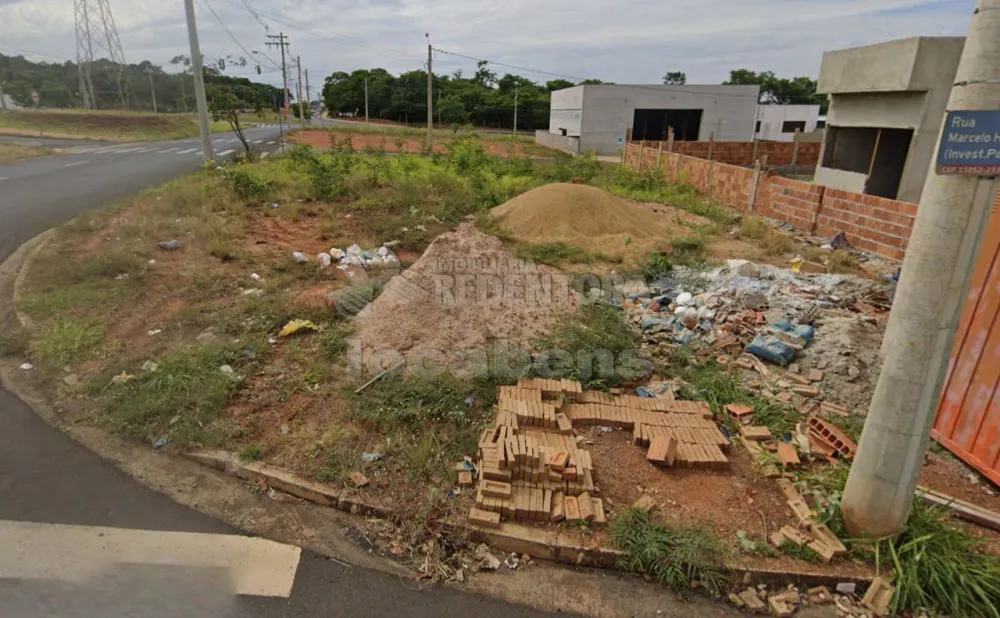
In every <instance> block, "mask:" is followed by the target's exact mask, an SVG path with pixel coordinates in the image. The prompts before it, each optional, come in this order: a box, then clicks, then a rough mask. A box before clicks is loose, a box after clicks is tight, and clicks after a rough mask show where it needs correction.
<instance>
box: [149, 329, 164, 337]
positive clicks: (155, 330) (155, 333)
mask: <svg viewBox="0 0 1000 618" xmlns="http://www.w3.org/2000/svg"><path fill="white" fill-rule="evenodd" d="M162 332H163V329H162V328H154V329H153V330H151V331H147V332H146V334H147V335H149V336H150V337H155V336H157V335H159V334H160V333H162Z"/></svg>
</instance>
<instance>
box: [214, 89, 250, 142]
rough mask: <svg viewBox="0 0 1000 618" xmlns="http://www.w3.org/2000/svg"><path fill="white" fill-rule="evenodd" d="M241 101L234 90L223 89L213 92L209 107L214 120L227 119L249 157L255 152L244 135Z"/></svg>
mask: <svg viewBox="0 0 1000 618" xmlns="http://www.w3.org/2000/svg"><path fill="white" fill-rule="evenodd" d="M241 103H242V101H241V100H240V98H239V97H237V96H236V94H234V93H233V91H232V90H228V89H223V90H219V91H217V92H214V93H212V98H211V100H210V101H209V104H208V109H209V111H211V112H212V119H213V120H215V121H216V122H219V121H221V120H225V121H226V122H228V123H229V126H230V127H232V129H233V133H235V134H236V137H238V138H239V140H240V143H242V144H243V149H244V150H245V151H246V156H247V158H248V159H249V158H250V157H251V156H252V154H253V153H252V151H251V150H250V142H248V141H247V138H246V136H245V135H243V127H242V126H240V111H242V109H243V106H242V105H241Z"/></svg>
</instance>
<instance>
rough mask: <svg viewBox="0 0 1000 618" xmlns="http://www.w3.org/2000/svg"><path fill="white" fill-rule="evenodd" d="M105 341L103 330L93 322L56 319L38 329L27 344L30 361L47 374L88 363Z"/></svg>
mask: <svg viewBox="0 0 1000 618" xmlns="http://www.w3.org/2000/svg"><path fill="white" fill-rule="evenodd" d="M103 341H104V329H103V328H102V327H101V326H100V325H99V324H97V323H95V322H73V321H70V320H64V319H55V320H51V321H48V322H45V323H44V324H42V325H41V326H40V327H39V330H38V335H37V336H36V337H35V338H33V340H32V341H31V342H30V344H29V350H30V352H31V358H32V359H33V360H34V362H35V364H36V365H37V366H38V368H39V369H40V370H41V371H42V372H43V373H47V374H52V373H55V372H57V371H59V370H60V369H61V368H62V367H64V366H66V365H74V364H76V363H80V362H83V361H85V360H89V359H90V358H91V357H92V356H93V355H94V354H95V353H96V352H97V349H98V348H99V347H100V346H101V344H102V343H103Z"/></svg>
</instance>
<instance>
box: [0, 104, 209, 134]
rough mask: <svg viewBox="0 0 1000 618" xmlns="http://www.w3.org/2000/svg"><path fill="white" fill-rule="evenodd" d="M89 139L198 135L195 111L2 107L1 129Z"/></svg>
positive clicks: (7, 131)
mask: <svg viewBox="0 0 1000 618" xmlns="http://www.w3.org/2000/svg"><path fill="white" fill-rule="evenodd" d="M39 131H43V132H44V134H45V135H46V136H48V137H66V138H89V139H137V140H164V139H175V138H182V137H191V136H194V135H198V118H197V116H195V115H193V114H150V113H142V112H126V111H120V110H116V111H96V110H45V111H32V110H19V111H16V112H15V111H0V133H9V134H14V135H35V136H37V135H38V132H39Z"/></svg>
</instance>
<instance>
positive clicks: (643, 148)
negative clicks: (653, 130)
mask: <svg viewBox="0 0 1000 618" xmlns="http://www.w3.org/2000/svg"><path fill="white" fill-rule="evenodd" d="M645 154H646V140H641V141H640V142H639V171H640V172H641V171H642V160H643V159H644V158H645Z"/></svg>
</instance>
